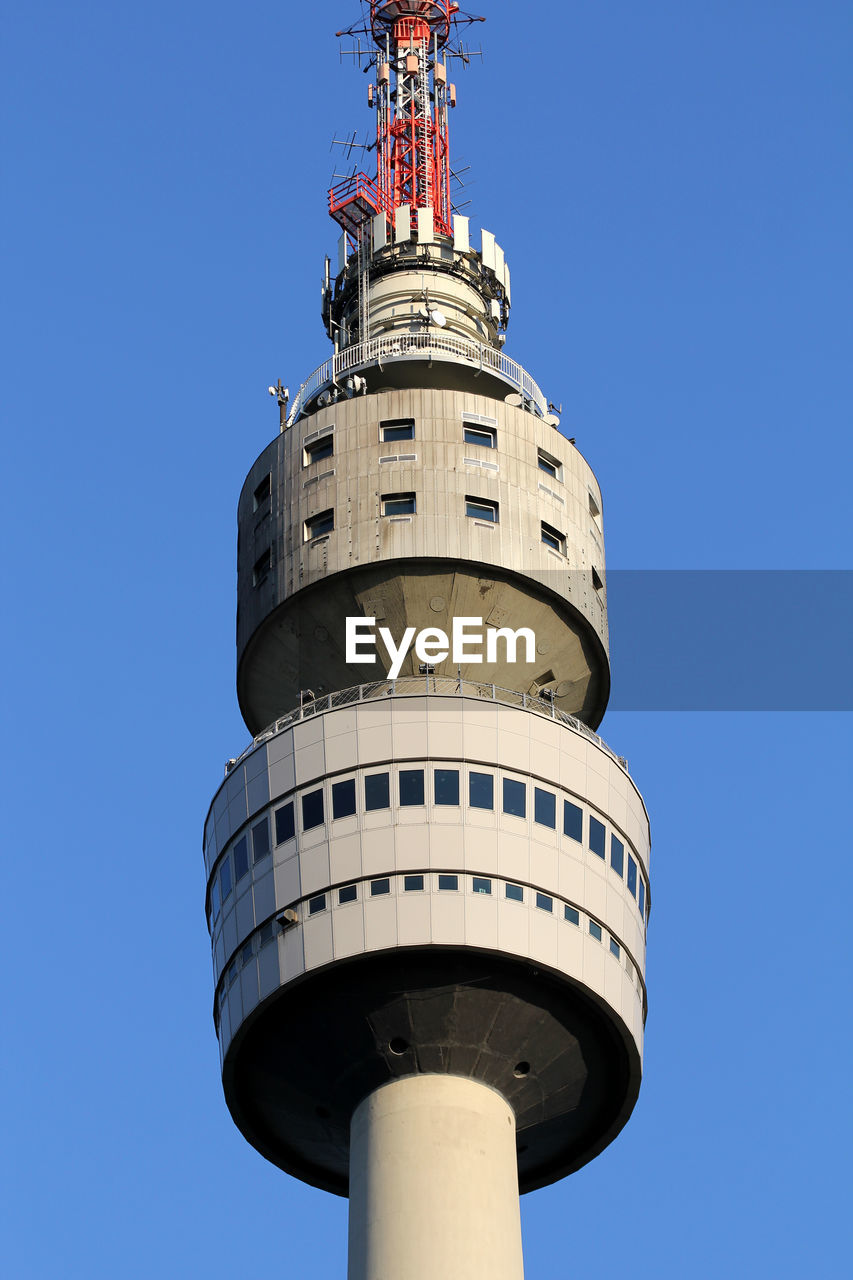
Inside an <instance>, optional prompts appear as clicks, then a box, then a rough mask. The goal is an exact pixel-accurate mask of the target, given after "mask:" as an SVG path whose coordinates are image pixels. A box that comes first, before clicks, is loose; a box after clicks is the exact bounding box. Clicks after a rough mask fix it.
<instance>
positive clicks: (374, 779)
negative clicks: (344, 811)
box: [364, 773, 391, 812]
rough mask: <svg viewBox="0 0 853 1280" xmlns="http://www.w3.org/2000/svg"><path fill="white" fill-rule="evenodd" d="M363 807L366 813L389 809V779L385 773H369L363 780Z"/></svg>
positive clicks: (388, 775)
mask: <svg viewBox="0 0 853 1280" xmlns="http://www.w3.org/2000/svg"><path fill="white" fill-rule="evenodd" d="M364 807H365V809H366V810H367V811H368V812H371V811H372V810H374V809H389V808H390V807H391V779H390V774H387V773H369V774H368V775H367V777H366V778H365V779H364Z"/></svg>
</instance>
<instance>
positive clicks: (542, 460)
mask: <svg viewBox="0 0 853 1280" xmlns="http://www.w3.org/2000/svg"><path fill="white" fill-rule="evenodd" d="M536 454H537V459H538V462H539V470H540V471H544V472H545V473H546V475H549V476H551V477H552V478H553V479H554V480H562V478H563V464H562V462H560V461H559V460H558V459H557V458H553V457H552V456H551V454H550V453H546V452H545V450H544V449H537V450H536Z"/></svg>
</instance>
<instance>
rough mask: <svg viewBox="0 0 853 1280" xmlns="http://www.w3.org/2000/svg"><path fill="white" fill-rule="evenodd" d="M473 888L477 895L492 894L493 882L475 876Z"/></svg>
mask: <svg viewBox="0 0 853 1280" xmlns="http://www.w3.org/2000/svg"><path fill="white" fill-rule="evenodd" d="M472 888H473V890H474V892H475V893H491V892H492V882H491V880H487V879H486V878H485V877H484V876H474V879H473V881H472Z"/></svg>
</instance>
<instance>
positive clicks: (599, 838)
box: [589, 814, 605, 858]
mask: <svg viewBox="0 0 853 1280" xmlns="http://www.w3.org/2000/svg"><path fill="white" fill-rule="evenodd" d="M589 847H590V849H591V850H592V852H593V853H596V854H598V856H599V858H603V857H605V851H604V823H603V822H599V821H598V818H594V817H593V816H592V814H590V815H589Z"/></svg>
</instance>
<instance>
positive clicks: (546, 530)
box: [541, 520, 566, 556]
mask: <svg viewBox="0 0 853 1280" xmlns="http://www.w3.org/2000/svg"><path fill="white" fill-rule="evenodd" d="M541 527H542V541H543V542H544V543H545V546H546V547H550V548H551V550H552V551H559V553H560V555H561V556H564V555H565V554H566V535H565V534H564V533H560V531H559V529H555V528H553V526H552V525H550V524H546V523H545V521H544V520H543V521H542V526H541Z"/></svg>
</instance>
